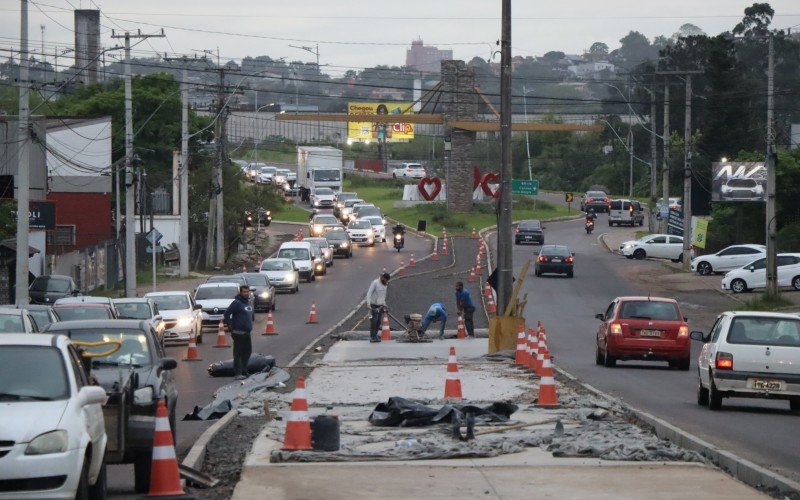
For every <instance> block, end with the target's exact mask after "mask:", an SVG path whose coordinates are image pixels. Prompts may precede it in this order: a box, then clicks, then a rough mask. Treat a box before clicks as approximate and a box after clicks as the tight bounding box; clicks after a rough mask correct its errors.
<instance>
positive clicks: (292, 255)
mask: <svg viewBox="0 0 800 500" xmlns="http://www.w3.org/2000/svg"><path fill="white" fill-rule="evenodd" d="M278 257H280V258H282V259H292V260H309V256H308V250H306V249H305V248H282V249H281V250H280V251H278Z"/></svg>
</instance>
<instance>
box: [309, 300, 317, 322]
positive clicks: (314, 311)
mask: <svg viewBox="0 0 800 500" xmlns="http://www.w3.org/2000/svg"><path fill="white" fill-rule="evenodd" d="M316 322H317V301H316V300H312V301H311V311H310V312H309V313H308V321H306V323H308V324H313V323H316Z"/></svg>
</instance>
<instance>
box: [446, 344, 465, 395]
mask: <svg viewBox="0 0 800 500" xmlns="http://www.w3.org/2000/svg"><path fill="white" fill-rule="evenodd" d="M444 398H445V399H463V396H462V395H461V380H459V378H458V361H456V348H455V347H453V346H451V347H450V358H449V359H448V360H447V378H446V379H445V381H444Z"/></svg>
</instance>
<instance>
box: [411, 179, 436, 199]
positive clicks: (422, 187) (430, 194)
mask: <svg viewBox="0 0 800 500" xmlns="http://www.w3.org/2000/svg"><path fill="white" fill-rule="evenodd" d="M430 184H432V185H433V189H432V190H430V191H428V188H427V186H428V185H430ZM417 189H419V194H421V195H422V197H423V198H425V201H432V200H435V199H436V197H437V196H439V192H440V191H441V190H442V181H441V180H440V179H439V178H438V177H423V178H422V179H420V180H419V183H418V184H417Z"/></svg>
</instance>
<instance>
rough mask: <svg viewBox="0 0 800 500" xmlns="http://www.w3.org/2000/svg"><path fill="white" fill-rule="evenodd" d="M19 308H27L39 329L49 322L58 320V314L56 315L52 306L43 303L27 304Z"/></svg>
mask: <svg viewBox="0 0 800 500" xmlns="http://www.w3.org/2000/svg"><path fill="white" fill-rule="evenodd" d="M19 309H27V310H28V314H30V315H31V318H33V320H34V321H35V322H36V327H37V328H38V329H39V330H41V329H42V328H44V327H46V326H47V325H49V324H50V323H55V322H56V321H58V316H56V313H55V311H53V306H48V305H44V304H27V305H26V306H25V307H21V308H19Z"/></svg>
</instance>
